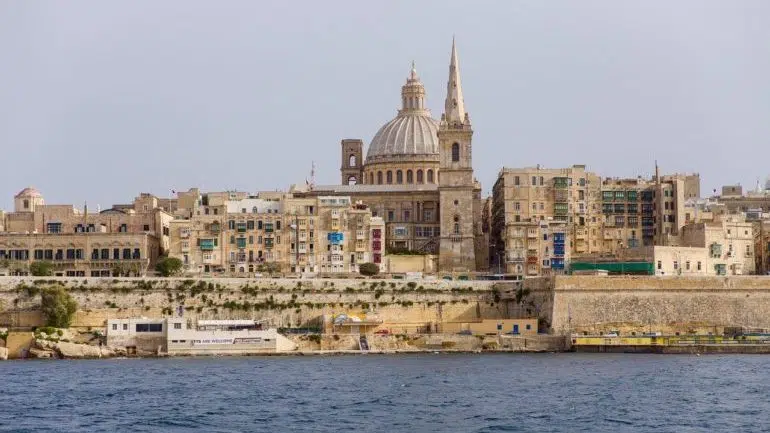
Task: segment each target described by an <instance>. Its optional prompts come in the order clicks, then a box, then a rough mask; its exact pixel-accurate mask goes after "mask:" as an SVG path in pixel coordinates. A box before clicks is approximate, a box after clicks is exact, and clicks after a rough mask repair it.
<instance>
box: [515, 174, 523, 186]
mask: <svg viewBox="0 0 770 433" xmlns="http://www.w3.org/2000/svg"><path fill="white" fill-rule="evenodd" d="M513 184H514V185H515V186H519V185H521V179H519V176H514V177H513Z"/></svg>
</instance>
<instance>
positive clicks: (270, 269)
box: [257, 262, 281, 275]
mask: <svg viewBox="0 0 770 433" xmlns="http://www.w3.org/2000/svg"><path fill="white" fill-rule="evenodd" d="M280 270H281V265H279V264H278V263H276V262H267V263H263V264H261V265H259V266H257V271H259V272H267V273H268V274H270V275H273V274H274V273H276V272H279V271H280Z"/></svg>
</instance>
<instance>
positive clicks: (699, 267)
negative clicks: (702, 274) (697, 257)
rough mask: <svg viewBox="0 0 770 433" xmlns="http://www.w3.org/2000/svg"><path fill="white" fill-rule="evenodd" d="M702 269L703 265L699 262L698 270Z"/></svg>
mask: <svg viewBox="0 0 770 433" xmlns="http://www.w3.org/2000/svg"><path fill="white" fill-rule="evenodd" d="M700 269H701V265H700V262H698V270H699V271H700Z"/></svg>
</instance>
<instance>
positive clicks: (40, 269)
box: [29, 261, 53, 277]
mask: <svg viewBox="0 0 770 433" xmlns="http://www.w3.org/2000/svg"><path fill="white" fill-rule="evenodd" d="M29 273H30V274H32V276H33V277H50V276H51V275H53V263H51V262H46V261H35V262H32V263H31V264H30V265H29Z"/></svg>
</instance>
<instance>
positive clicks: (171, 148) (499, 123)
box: [0, 0, 770, 209]
mask: <svg viewBox="0 0 770 433" xmlns="http://www.w3.org/2000/svg"><path fill="white" fill-rule="evenodd" d="M453 34H454V35H456V37H457V44H458V51H459V58H460V70H461V74H462V83H463V91H464V96H465V103H466V108H467V110H468V111H469V113H470V117H471V121H472V122H473V127H474V130H475V134H474V137H473V148H474V149H473V150H474V153H473V156H474V168H475V170H476V176H477V177H478V178H479V180H480V181H481V182H482V185H483V190H484V193H485V194H486V193H489V192H490V191H491V187H492V185H493V183H494V180H495V178H496V176H497V173H498V171H499V169H500V168H501V167H502V166H503V165H505V166H509V167H520V166H534V165H536V164H541V165H543V166H546V167H563V166H569V165H571V164H575V163H583V164H587V165H588V166H589V169H591V170H593V171H596V172H598V173H599V174H601V175H603V176H629V177H633V176H637V175H649V174H650V173H651V172H652V170H653V164H654V160H655V159H657V160H658V161H659V164H660V166H661V169H662V171H663V172H665V173H669V172H674V171H687V172H699V173H700V174H701V178H702V191H704V192H707V191H710V190H711V189H712V188H716V187H717V186H719V185H722V184H725V183H733V182H740V183H742V184H743V185H744V186H750V187H753V186H754V184H755V182H756V179H757V177H761V178H762V179H763V182H764V178H765V176H767V175H768V174H770V164H768V161H770V158H769V157H770V150H769V149H768V144H769V143H768V137H770V1H767V0H756V1H703V0H693V1H682V0H680V1H638V2H631V1H622V2H621V1H616V0H608V1H585V0H584V1H579V2H578V1H540V0H533V1H495V2H493V1H469V0H462V1H449V0H443V1H436V2H430V1H380V2H373V1H360V0H356V1H346V2H343V1H304V2H299V1H297V2H290V1H277V2H267V1H251V0H250V1H234V0H228V1H205V2H204V1H190V0H179V1H168V0H166V1H154V0H153V1H123V2H118V1H101V0H100V1H68V2H54V1H48V2H43V1H11V0H0V160H1V161H2V166H1V168H0V208H4V209H10V208H11V207H12V197H13V195H14V194H15V193H17V192H18V191H19V190H21V189H22V188H24V187H26V186H29V185H33V186H35V187H37V188H38V189H40V190H41V191H42V192H43V194H44V196H45V198H46V202H47V203H50V204H60V203H73V204H76V205H78V206H81V205H82V203H83V201H88V203H89V206H95V205H96V204H99V205H101V206H102V208H105V207H107V206H109V205H111V204H113V203H125V202H130V201H131V200H132V199H133V197H135V196H136V195H138V194H139V193H140V192H151V193H154V194H157V195H160V196H169V195H170V192H171V190H172V189H175V190H182V189H187V188H189V187H194V186H197V187H200V188H201V189H203V190H207V191H221V190H225V189H238V190H244V191H257V190H272V189H276V188H280V189H286V188H288V186H289V185H290V184H291V183H301V182H303V181H304V179H305V177H306V176H308V173H309V171H310V167H311V161H313V160H314V161H316V167H317V170H316V172H317V182H318V183H338V182H339V181H340V176H339V167H340V148H339V141H340V139H342V138H362V139H363V140H364V142H365V143H366V144H368V142H369V141H370V140H371V138H372V136H373V135H374V134H375V132H376V131H377V129H378V128H379V127H380V126H381V125H382V124H384V123H385V122H387V121H388V120H390V119H391V118H392V117H394V116H395V114H396V110H397V109H398V107H399V104H400V96H399V92H400V86H401V85H402V84H403V83H404V81H405V79H406V76H407V74H408V72H409V66H410V63H411V61H412V60H415V61H416V64H417V70H418V72H419V74H420V76H421V78H422V80H423V82H424V83H425V86H426V89H427V92H428V96H427V104H428V106H429V107H430V108H431V109H432V112H433V116H434V117H436V118H438V117H440V115H441V111H442V107H443V102H444V93H445V89H446V79H447V74H448V62H449V54H450V48H451V41H452V35H453Z"/></svg>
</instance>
